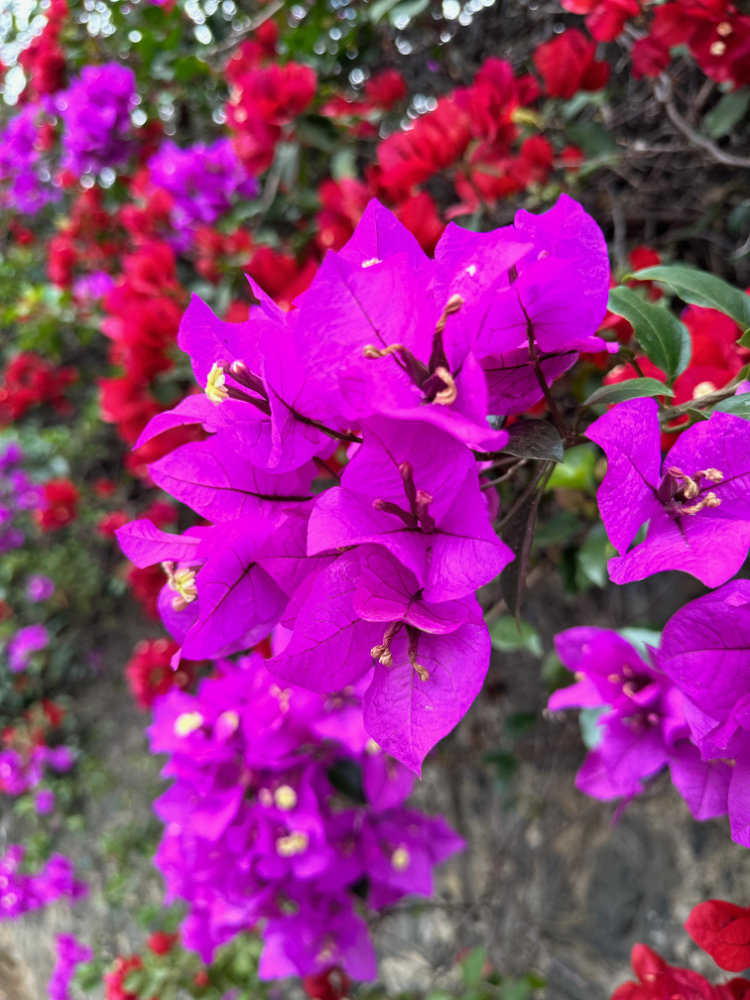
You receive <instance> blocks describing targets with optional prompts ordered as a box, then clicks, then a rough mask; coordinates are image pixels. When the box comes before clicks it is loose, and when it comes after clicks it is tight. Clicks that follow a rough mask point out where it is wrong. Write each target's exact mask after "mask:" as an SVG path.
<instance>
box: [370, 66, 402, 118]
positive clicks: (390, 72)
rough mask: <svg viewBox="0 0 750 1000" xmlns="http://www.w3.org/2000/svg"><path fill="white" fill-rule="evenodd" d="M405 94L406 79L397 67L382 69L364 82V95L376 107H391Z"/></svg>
mask: <svg viewBox="0 0 750 1000" xmlns="http://www.w3.org/2000/svg"><path fill="white" fill-rule="evenodd" d="M406 94H407V90H406V81H405V80H404V78H403V76H401V74H400V73H399V71H398V70H397V69H384V70H383V71H382V72H380V73H376V74H375V76H373V77H371V78H370V79H369V80H368V81H367V83H366V84H365V97H366V98H367V100H368V101H369V103H370V104H372V105H373V106H374V107H376V108H384V109H386V110H387V109H389V108H392V107H393V105H394V104H398V102H399V101H402V100H403V99H404V98H405V97H406Z"/></svg>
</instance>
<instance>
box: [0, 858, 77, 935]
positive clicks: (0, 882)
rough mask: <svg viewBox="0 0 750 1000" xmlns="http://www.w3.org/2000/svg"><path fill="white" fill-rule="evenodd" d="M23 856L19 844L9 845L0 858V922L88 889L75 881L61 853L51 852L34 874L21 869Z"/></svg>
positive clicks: (73, 897)
mask: <svg viewBox="0 0 750 1000" xmlns="http://www.w3.org/2000/svg"><path fill="white" fill-rule="evenodd" d="M24 857H25V851H24V849H23V847H21V846H19V845H12V846H11V847H9V848H8V849H7V850H6V852H5V854H4V855H3V856H2V857H0V921H2V920H14V919H15V918H16V917H19V916H20V915H21V914H22V913H29V912H30V911H31V910H38V909H40V908H41V907H44V906H48V905H49V904H50V903H52V902H54V901H55V900H58V899H67V900H69V901H73V900H76V899H80V898H81V896H83V895H85V894H86V892H87V891H88V890H87V887H86V886H85V885H84V883H82V882H79V881H77V880H76V878H75V874H74V872H73V866H72V864H71V862H70V861H69V860H68V858H66V857H63V855H61V854H53V855H52V857H51V858H50V859H49V861H47V862H46V864H45V865H44V867H43V868H41V869H40V870H39V871H38V872H35V873H34V872H25V871H23V870H22V869H23V867H24V865H23V862H24Z"/></svg>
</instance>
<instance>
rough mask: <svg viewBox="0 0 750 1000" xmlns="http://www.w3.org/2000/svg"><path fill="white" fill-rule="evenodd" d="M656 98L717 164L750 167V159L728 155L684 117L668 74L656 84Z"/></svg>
mask: <svg viewBox="0 0 750 1000" xmlns="http://www.w3.org/2000/svg"><path fill="white" fill-rule="evenodd" d="M654 96H655V97H656V99H657V101H658V102H659V103H660V104H662V105H663V106H664V109H665V110H666V112H667V116H668V118H669V120H670V121H671V122H672V124H673V125H674V127H675V128H676V129H677V130H678V131H679V132H681V133H682V134H683V135H684V136H685V138H686V139H687V140H688V142H690V143H692V145H693V146H697V147H698V148H699V149H702V150H703V151H704V152H705V153H708V155H709V156H710V157H711V158H712V159H713V160H715V161H716V162H717V163H723V164H724V165H725V166H727V167H750V157H746V156H735V155H734V153H726V152H725V151H724V150H723V149H720V148H719V147H718V146H717V145H716V143H714V142H712V141H711V140H710V139H709V138H707V137H706V136H705V135H701V133H700V132H697V131H696V130H695V129H694V128H693V127H692V126H691V125H690V124H689V123H688V122H687V121H686V120H685V119H684V118H683V117H682V115H681V114H680V112H679V111H678V110H677V106H676V104H675V102H674V96H673V93H672V81H671V80H670V79H669V77H668V76H667V75H666V73H662V74H661V76H660V77H659V78H658V80H656V82H655V83H654Z"/></svg>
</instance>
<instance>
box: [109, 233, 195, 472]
mask: <svg viewBox="0 0 750 1000" xmlns="http://www.w3.org/2000/svg"><path fill="white" fill-rule="evenodd" d="M184 299H185V292H184V289H183V288H182V286H181V285H180V284H179V282H178V281H177V272H176V268H175V259H174V254H173V253H172V250H171V249H170V248H169V247H168V246H167V245H166V244H165V243H160V242H158V241H156V240H148V241H146V242H145V243H144V244H143V245H142V246H140V247H139V248H138V249H137V250H136V251H135V252H134V253H132V254H129V255H127V256H126V257H125V258H124V274H123V276H122V277H121V278H120V280H119V281H118V283H117V284H116V285H115V287H114V288H113V289H112V290H111V291H110V292H109V294H108V295H107V297H106V299H105V301H104V309H105V312H106V313H107V314H108V315H107V318H106V319H105V321H104V322H103V323H102V330H103V331H104V333H105V334H106V335H107V336H108V337H109V338H110V340H111V341H112V345H111V348H110V352H109V356H110V360H111V361H112V363H113V364H117V365H121V366H122V367H123V368H124V369H125V374H124V375H121V376H119V377H117V378H112V379H101V380H100V382H99V386H100V389H101V394H102V395H101V413H102V417H103V419H104V420H106V421H107V422H108V423H114V424H117V429H118V432H119V433H120V436H121V437H122V438H123V440H124V441H126V442H127V443H128V444H133V443H134V442H135V440H136V438H137V437H138V435H139V434H140V432H141V430H143V428H144V427H145V425H146V423H147V422H148V421H149V420H150V419H151V417H152V416H153V415H154V414H155V413H158V412H159V410H161V409H162V408H163V404H161V403H160V402H158V401H157V400H156V398H155V397H154V396H153V395H152V393H151V382H152V380H153V379H154V378H155V376H157V375H158V374H159V373H161V372H164V371H168V370H169V369H170V368H171V367H172V366H173V361H172V358H171V356H170V353H169V352H170V349H171V348H172V346H173V345H174V343H175V341H176V339H177V328H178V326H179V323H180V317H181V315H182V310H183V307H184ZM172 446H174V442H172ZM156 457H158V456H156V455H154V456H150V460H153V459H154V458H156Z"/></svg>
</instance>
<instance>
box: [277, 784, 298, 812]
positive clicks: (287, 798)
mask: <svg viewBox="0 0 750 1000" xmlns="http://www.w3.org/2000/svg"><path fill="white" fill-rule="evenodd" d="M273 797H274V801H275V802H276V805H277V806H278V807H279V809H281V810H283V811H284V812H289V810H290V809H294V807H295V806H296V805H297V793H296V792H295V790H294V789H293V788H292V786H291V785H279V787H278V788H277V789H276V791H275V792H274V793H273Z"/></svg>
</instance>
